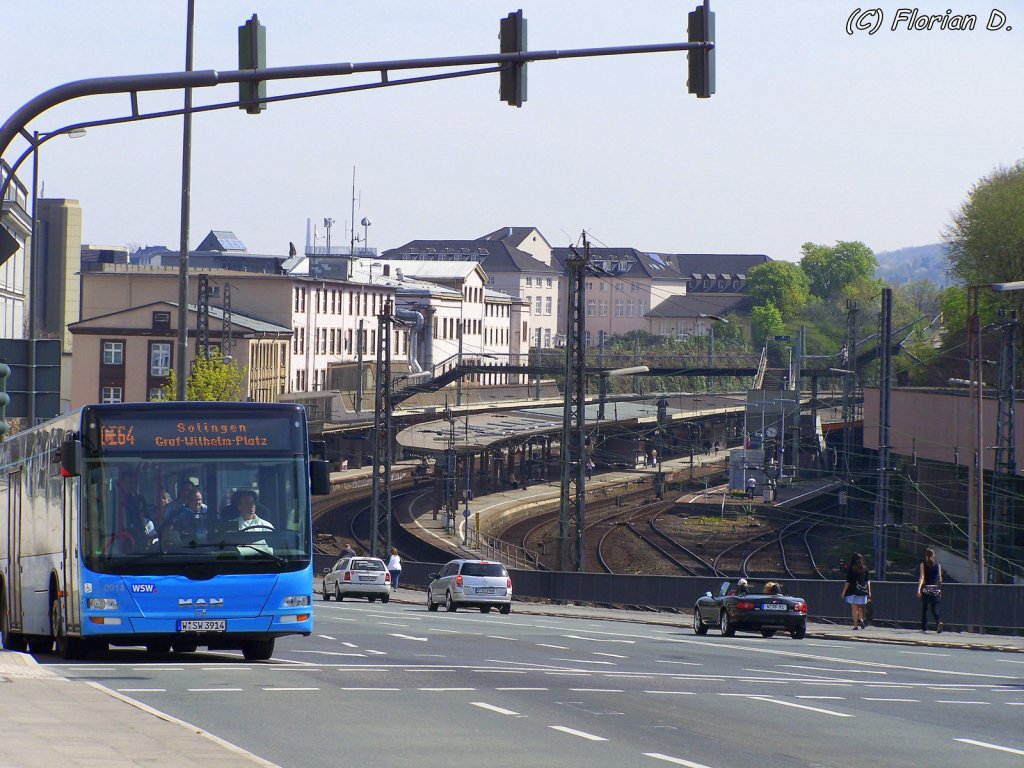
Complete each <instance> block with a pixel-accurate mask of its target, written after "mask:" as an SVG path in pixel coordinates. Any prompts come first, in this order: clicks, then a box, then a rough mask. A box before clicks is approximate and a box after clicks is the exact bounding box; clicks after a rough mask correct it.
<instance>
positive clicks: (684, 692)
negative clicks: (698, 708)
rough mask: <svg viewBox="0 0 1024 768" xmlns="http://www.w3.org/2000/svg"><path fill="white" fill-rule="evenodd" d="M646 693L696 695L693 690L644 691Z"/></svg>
mask: <svg viewBox="0 0 1024 768" xmlns="http://www.w3.org/2000/svg"><path fill="white" fill-rule="evenodd" d="M644 693H663V694H665V695H666V696H696V695H697V694H696V693H694V692H693V691H644Z"/></svg>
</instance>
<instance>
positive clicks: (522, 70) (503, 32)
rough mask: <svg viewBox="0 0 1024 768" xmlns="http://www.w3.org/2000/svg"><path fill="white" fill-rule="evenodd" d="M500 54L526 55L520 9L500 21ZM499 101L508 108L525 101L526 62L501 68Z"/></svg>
mask: <svg viewBox="0 0 1024 768" xmlns="http://www.w3.org/2000/svg"><path fill="white" fill-rule="evenodd" d="M498 37H499V38H501V53H526V19H524V18H523V11H522V10H521V9H520V10H518V11H516V12H515V13H510V14H509V15H508V16H506V17H505V18H504V19H502V20H501V28H500V33H499V35H498ZM499 94H500V96H501V100H502V101H504V102H505V103H506V104H508V105H509V106H510V107H521V106H523V102H524V101H526V62H511V63H507V64H502V66H501V89H500V91H499Z"/></svg>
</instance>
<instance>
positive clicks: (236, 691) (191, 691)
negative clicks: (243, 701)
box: [186, 688, 242, 693]
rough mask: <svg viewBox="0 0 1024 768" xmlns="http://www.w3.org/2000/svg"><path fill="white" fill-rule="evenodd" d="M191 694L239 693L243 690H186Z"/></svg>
mask: <svg viewBox="0 0 1024 768" xmlns="http://www.w3.org/2000/svg"><path fill="white" fill-rule="evenodd" d="M186 690H187V691H188V692H189V693H238V692H239V691H241V690H242V689H241V688H186Z"/></svg>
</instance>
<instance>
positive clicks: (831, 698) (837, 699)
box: [797, 694, 846, 701]
mask: <svg viewBox="0 0 1024 768" xmlns="http://www.w3.org/2000/svg"><path fill="white" fill-rule="evenodd" d="M797 698H798V699H818V700H819V701H824V700H832V701H846V697H845V696H811V695H809V694H803V695H798V696H797Z"/></svg>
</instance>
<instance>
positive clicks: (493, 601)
mask: <svg viewBox="0 0 1024 768" xmlns="http://www.w3.org/2000/svg"><path fill="white" fill-rule="evenodd" d="M430 579H431V581H430V585H429V586H428V587H427V610H428V611H436V610H437V607H438V606H439V605H442V604H443V605H444V608H445V610H446V611H456V610H458V609H459V608H460V607H467V608H479V609H480V613H489V612H490V610H491V608H492V607H493V606H497V607H498V610H499V611H501V612H502V613H508V612H509V611H511V610H512V579H511V578H510V577H509V575H508V571H506V570H505V566H504V565H502V564H501V563H498V562H495V561H493V560H452V561H450V562H448V563H446V564H445V566H444V567H443V568H442V569H441V570H440V571H438V572H437V573H432V574H430Z"/></svg>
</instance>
